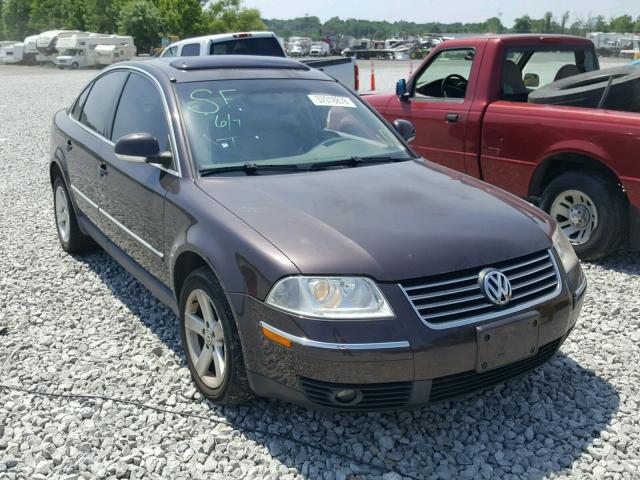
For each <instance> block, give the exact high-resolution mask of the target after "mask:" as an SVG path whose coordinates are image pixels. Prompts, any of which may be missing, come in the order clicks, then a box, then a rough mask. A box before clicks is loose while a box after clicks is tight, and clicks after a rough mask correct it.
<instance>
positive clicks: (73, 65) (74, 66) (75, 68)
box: [71, 62, 80, 70]
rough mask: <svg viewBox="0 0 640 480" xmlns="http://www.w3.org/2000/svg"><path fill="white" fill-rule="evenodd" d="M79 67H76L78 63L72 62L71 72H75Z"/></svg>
mask: <svg viewBox="0 0 640 480" xmlns="http://www.w3.org/2000/svg"><path fill="white" fill-rule="evenodd" d="M79 66H80V65H78V62H73V63H72V64H71V70H77V69H78V67H79Z"/></svg>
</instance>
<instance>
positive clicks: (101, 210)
mask: <svg viewBox="0 0 640 480" xmlns="http://www.w3.org/2000/svg"><path fill="white" fill-rule="evenodd" d="M71 190H73V191H74V192H75V193H77V194H78V195H79V196H80V197H81V198H82V199H83V200H84V201H86V202H87V203H89V205H91V206H92V207H93V208H95V209H96V210H97V211H98V213H99V214H100V215H102V216H103V217H105V218H106V219H107V220H109V221H110V222H111V223H113V224H114V225H115V226H117V227H118V228H120V229H121V230H122V231H123V232H124V233H126V234H127V235H129V236H130V237H131V238H133V239H134V240H135V241H137V242H138V243H139V244H140V245H142V246H143V247H145V248H146V249H147V250H149V251H150V252H151V253H153V254H154V255H155V256H157V257H159V258H160V259H162V258H164V253H162V252H160V251H159V250H156V249H155V248H154V247H153V246H152V245H151V244H149V242H147V241H146V240H144V239H143V238H142V237H140V236H139V235H138V234H136V233H135V232H133V231H132V230H130V229H129V228H127V227H126V226H125V225H123V224H122V223H120V222H119V221H118V220H116V219H115V218H113V217H112V216H111V215H110V214H109V213H108V212H107V211H106V210H105V209H104V208H102V207H101V206H99V205H98V204H97V203H96V202H94V201H93V200H91V199H90V198H89V197H87V196H86V195H85V194H84V193H82V192H81V191H80V189H79V188H78V187H76V186H75V185H71Z"/></svg>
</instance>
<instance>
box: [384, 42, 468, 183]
mask: <svg viewBox="0 0 640 480" xmlns="http://www.w3.org/2000/svg"><path fill="white" fill-rule="evenodd" d="M478 56H479V55H478V54H477V52H476V50H475V49H473V48H452V49H449V50H442V51H440V52H439V53H438V54H436V55H435V56H434V57H433V58H431V59H430V60H429V62H428V63H427V64H426V65H425V66H423V68H422V70H420V71H418V72H416V74H415V75H414V77H413V79H412V80H411V82H410V88H411V96H410V98H408V99H399V98H396V99H395V100H393V101H392V102H391V103H390V105H389V106H388V110H387V115H386V117H387V118H388V119H389V120H390V121H393V120H395V119H398V118H404V119H407V120H411V121H412V122H413V124H414V125H415V127H416V139H415V141H414V142H413V145H412V146H413V149H414V150H415V151H416V153H418V154H419V155H421V156H423V157H424V158H426V159H428V160H431V161H433V162H436V163H440V164H442V165H445V166H447V167H450V168H453V169H455V170H458V171H461V172H467V168H466V162H465V157H467V153H466V151H467V149H468V145H467V124H468V117H469V110H470V108H471V103H472V100H473V90H474V88H475V83H476V77H477V70H478V68H477V65H478V63H479V61H478V58H477V57H478ZM474 67H475V68H474ZM445 79H446V81H445ZM468 156H469V157H471V156H474V154H473V152H470V153H469V154H468ZM467 160H470V158H469V159H467ZM469 164H470V165H471V162H470V161H469ZM471 168H472V167H471ZM468 173H472V171H470V172H468Z"/></svg>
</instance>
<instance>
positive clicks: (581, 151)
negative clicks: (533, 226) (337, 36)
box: [364, 35, 640, 259]
mask: <svg viewBox="0 0 640 480" xmlns="http://www.w3.org/2000/svg"><path fill="white" fill-rule="evenodd" d="M536 55H537V57H536ZM553 55H556V56H557V57H553ZM572 59H573V60H572ZM534 60H535V61H534ZM543 61H544V62H543ZM545 62H546V63H545ZM572 64H573V65H572ZM567 65H569V66H572V68H569V67H567ZM597 68H598V63H597V57H596V55H595V51H594V49H593V44H592V43H591V42H590V41H588V40H586V39H583V38H578V37H568V36H559V35H556V36H543V37H541V36H539V35H504V36H500V35H497V36H483V37H476V38H465V39H456V40H450V41H447V42H444V43H442V44H440V45H439V46H438V47H437V48H436V49H435V50H434V51H433V52H432V53H431V54H430V55H429V57H427V58H426V59H425V61H424V63H423V64H422V65H421V67H420V68H418V69H417V70H416V73H415V74H414V75H413V77H412V78H410V79H409V81H408V82H406V84H403V83H402V81H401V82H399V90H398V92H397V93H398V95H367V96H365V97H364V98H365V99H366V100H367V101H368V102H369V103H370V104H371V105H372V106H373V107H374V108H376V109H377V110H378V111H379V112H380V113H382V115H383V116H385V117H386V118H387V119H388V120H389V121H393V120H396V119H399V118H403V119H407V120H410V121H412V122H413V123H414V125H415V126H416V130H417V136H416V140H415V143H414V148H415V150H416V151H417V152H418V153H419V154H421V155H422V156H424V157H425V158H426V159H428V160H432V161H435V162H437V163H440V164H443V165H445V166H448V167H450V168H453V169H456V170H459V171H462V172H465V173H467V174H469V175H472V176H474V177H476V178H480V179H482V180H485V181H487V182H489V183H492V184H494V185H497V186H499V187H501V188H503V189H505V190H507V191H509V192H512V193H514V194H516V195H518V196H521V197H527V198H529V199H530V200H531V201H532V202H534V203H537V204H538V205H539V206H540V207H541V208H543V209H544V210H546V211H547V212H549V213H550V214H551V216H553V217H554V218H555V219H556V221H558V223H559V224H560V225H561V227H562V228H563V230H564V231H565V233H566V234H567V236H568V237H569V239H570V240H571V241H572V243H573V245H574V248H575V249H576V252H577V253H578V254H579V255H580V256H581V257H582V258H584V259H596V258H600V257H602V256H604V255H606V254H608V253H610V252H612V251H614V250H615V249H617V248H619V247H621V246H623V245H629V246H631V247H635V248H638V246H640V241H639V239H640V114H638V113H631V112H620V111H608V110H598V109H592V108H580V107H567V106H554V105H538V104H531V103H527V96H528V93H529V92H531V91H533V90H534V89H535V88H537V87H538V85H539V84H545V83H549V82H550V81H553V80H556V79H557V77H558V76H559V75H561V72H560V70H561V69H562V71H563V72H565V73H566V72H567V71H570V72H573V74H579V73H580V71H591V70H596V69H597ZM556 71H557V73H556ZM536 72H538V73H536ZM549 72H551V73H549ZM550 75H551V76H550ZM553 75H555V77H556V78H554V77H553ZM541 79H544V80H546V81H545V82H540V80H541ZM536 82H538V84H536ZM527 83H528V85H527Z"/></svg>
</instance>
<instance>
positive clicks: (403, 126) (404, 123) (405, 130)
mask: <svg viewBox="0 0 640 480" xmlns="http://www.w3.org/2000/svg"><path fill="white" fill-rule="evenodd" d="M393 128H395V129H396V130H397V131H398V133H399V134H400V135H402V138H404V139H405V140H406V141H407V142H413V141H414V140H415V139H416V127H414V126H413V123H411V122H410V121H409V120H402V119H400V118H399V119H398V120H394V121H393Z"/></svg>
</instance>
